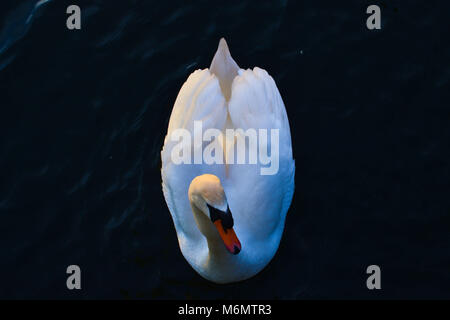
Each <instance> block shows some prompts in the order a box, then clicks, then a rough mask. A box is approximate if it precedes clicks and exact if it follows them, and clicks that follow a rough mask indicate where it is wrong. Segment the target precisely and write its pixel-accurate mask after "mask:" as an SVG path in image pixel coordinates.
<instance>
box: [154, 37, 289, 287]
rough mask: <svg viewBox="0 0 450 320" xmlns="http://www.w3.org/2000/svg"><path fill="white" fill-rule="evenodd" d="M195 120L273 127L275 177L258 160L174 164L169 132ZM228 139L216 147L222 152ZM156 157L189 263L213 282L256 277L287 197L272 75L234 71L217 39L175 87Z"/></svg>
mask: <svg viewBox="0 0 450 320" xmlns="http://www.w3.org/2000/svg"><path fill="white" fill-rule="evenodd" d="M196 120H201V121H202V125H203V130H206V129H208V128H217V129H219V130H221V131H224V130H225V129H227V128H241V129H243V130H244V131H245V130H247V129H249V128H254V129H261V128H264V129H279V170H278V172H277V173H276V174H274V175H261V171H260V169H261V167H264V166H263V165H262V164H261V163H259V162H258V163H257V164H230V163H227V164H212V165H209V164H184V163H183V164H175V163H174V161H173V159H172V158H171V154H172V150H173V148H174V146H175V145H176V144H177V143H178V142H177V141H172V138H171V134H172V133H173V132H174V130H175V129H180V128H183V129H186V130H188V131H189V132H192V133H193V130H194V121H196ZM235 141H236V140H234V141H228V140H227V143H226V147H225V144H223V146H224V148H225V150H224V153H225V154H226V153H227V150H228V148H229V145H232V144H233V143H235ZM222 143H223V142H222ZM270 143H271V142H268V145H270ZM197 147H198V146H197ZM201 147H204V145H202V146H201ZM247 147H248V146H247ZM189 148H191V147H190V146H189ZM195 148H196V147H193V148H192V152H193V153H194V152H195ZM189 150H191V149H189ZM161 158H162V169H161V175H162V187H163V192H164V197H165V199H166V202H167V206H168V208H169V210H170V213H171V215H172V219H173V222H174V225H175V229H176V232H177V236H178V242H179V245H180V249H181V252H182V253H183V255H184V257H185V258H186V260H187V261H188V262H189V264H190V265H191V266H192V267H193V268H194V269H195V270H196V271H197V272H198V273H199V274H200V275H201V276H203V277H204V278H206V279H208V280H210V281H213V282H216V283H228V282H236V281H240V280H244V279H247V278H250V277H252V276H253V275H255V274H257V273H258V272H259V271H261V270H262V269H263V268H264V267H265V266H266V265H267V264H268V263H269V261H270V260H271V259H272V257H273V256H274V254H275V252H276V251H277V249H278V245H279V243H280V239H281V236H282V233H283V229H284V223H285V217H286V213H287V210H288V208H289V206H290V203H291V200H292V195H293V192H294V173H295V164H294V160H293V157H292V147H291V135H290V129H289V122H288V118H287V114H286V110H285V107H284V104H283V101H282V99H281V96H280V93H279V91H278V89H277V87H276V84H275V82H274V80H273V79H272V77H271V76H270V75H269V74H268V73H267V72H266V71H265V70H263V69H260V68H258V67H255V68H254V69H253V70H251V69H247V70H243V69H240V68H239V67H238V65H237V64H236V62H235V61H234V60H233V58H232V57H231V55H230V52H229V50H228V46H227V44H226V42H225V40H224V39H221V40H220V43H219V47H218V49H217V52H216V54H215V56H214V58H213V61H212V63H211V66H210V68H209V69H203V70H196V71H195V72H193V73H192V74H191V75H190V76H189V78H188V79H187V80H186V82H185V83H184V84H183V86H182V88H181V90H180V92H179V94H178V97H177V99H176V101H175V104H174V107H173V110H172V114H171V117H170V121H169V127H168V131H167V135H166V138H165V140H164V146H163V149H162V151H161Z"/></svg>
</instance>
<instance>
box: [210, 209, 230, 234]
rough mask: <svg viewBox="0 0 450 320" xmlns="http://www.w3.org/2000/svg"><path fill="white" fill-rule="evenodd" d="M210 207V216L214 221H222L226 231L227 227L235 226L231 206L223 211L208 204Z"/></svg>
mask: <svg viewBox="0 0 450 320" xmlns="http://www.w3.org/2000/svg"><path fill="white" fill-rule="evenodd" d="M207 206H208V208H209V216H210V217H211V221H212V222H213V223H214V222H216V221H217V220H220V221H221V222H222V226H223V229H224V230H225V231H226V230H227V229H231V228H233V225H234V221H233V216H232V215H231V211H230V208H229V207H228V206H227V212H223V211H221V210H219V209H216V208H214V207H213V206H210V205H209V204H207Z"/></svg>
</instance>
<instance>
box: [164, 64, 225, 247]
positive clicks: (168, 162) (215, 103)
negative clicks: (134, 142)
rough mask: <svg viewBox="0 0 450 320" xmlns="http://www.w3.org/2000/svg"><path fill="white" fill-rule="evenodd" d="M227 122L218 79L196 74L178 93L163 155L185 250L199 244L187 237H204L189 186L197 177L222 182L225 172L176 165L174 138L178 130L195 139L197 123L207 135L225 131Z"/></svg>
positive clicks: (169, 201) (172, 210)
mask: <svg viewBox="0 0 450 320" xmlns="http://www.w3.org/2000/svg"><path fill="white" fill-rule="evenodd" d="M226 118H227V108H226V103H225V99H224V97H223V95H222V92H221V89H220V86H219V81H218V79H217V78H216V77H215V76H214V75H212V74H211V73H210V71H209V70H208V69H204V70H197V71H195V72H193V73H192V74H191V75H190V76H189V78H188V79H187V80H186V82H185V83H184V84H183V86H182V88H181V90H180V92H179V93H178V97H177V99H176V101H175V104H174V107H173V110H172V114H171V116H170V120H169V128H168V132H167V136H166V137H165V139H164V147H163V149H162V151H161V159H162V169H161V176H162V186H163V192H164V197H165V199H166V202H167V206H168V207H169V210H170V213H171V215H172V218H173V221H174V224H175V228H176V230H177V235H178V240H179V241H180V244H183V245H185V246H189V245H190V244H195V241H185V240H186V237H187V238H194V239H196V238H199V237H201V234H200V231H199V230H198V228H197V226H196V224H195V220H194V217H193V214H192V211H191V207H190V204H189V200H188V189H189V184H190V183H191V181H192V179H194V178H195V177H196V176H198V175H201V174H204V173H211V174H215V175H216V176H218V177H219V178H222V177H223V176H224V168H222V167H223V166H222V167H220V166H218V165H202V164H178V165H177V164H175V163H173V161H172V159H171V152H172V149H173V147H174V146H175V145H177V144H178V143H179V142H178V141H172V140H171V134H172V133H173V132H174V130H176V129H186V130H188V131H189V132H190V134H191V137H192V139H193V138H194V132H193V131H194V121H196V120H201V121H202V126H203V132H204V131H205V130H207V129H208V128H216V129H219V130H221V129H222V128H223V127H224V125H225V121H226ZM191 155H192V157H193V155H194V150H193V148H191ZM192 163H193V161H192Z"/></svg>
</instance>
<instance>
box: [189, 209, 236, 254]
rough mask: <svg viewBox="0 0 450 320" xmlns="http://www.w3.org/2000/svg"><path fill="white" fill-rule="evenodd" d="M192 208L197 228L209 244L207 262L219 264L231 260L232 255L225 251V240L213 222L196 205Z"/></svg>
mask: <svg viewBox="0 0 450 320" xmlns="http://www.w3.org/2000/svg"><path fill="white" fill-rule="evenodd" d="M191 207H192V211H193V213H194V218H195V221H196V222H197V227H198V229H199V230H200V232H201V233H202V234H203V236H204V237H205V238H206V242H207V244H208V259H207V260H208V261H209V262H210V263H216V262H217V263H219V262H221V261H224V259H227V258H229V257H230V256H231V255H230V253H228V252H227V250H226V249H225V245H224V244H223V240H222V239H221V238H220V235H219V233H218V232H217V229H216V228H215V227H214V225H213V224H212V222H211V221H210V220H209V219H208V217H207V216H206V215H205V214H204V213H203V212H201V211H200V210H199V209H198V208H197V207H196V206H195V205H192V204H191Z"/></svg>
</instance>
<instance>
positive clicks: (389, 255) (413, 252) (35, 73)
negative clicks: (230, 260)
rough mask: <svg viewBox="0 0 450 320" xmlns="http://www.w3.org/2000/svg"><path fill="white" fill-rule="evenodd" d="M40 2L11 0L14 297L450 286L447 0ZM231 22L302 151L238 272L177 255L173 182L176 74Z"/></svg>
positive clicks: (8, 212)
mask: <svg viewBox="0 0 450 320" xmlns="http://www.w3.org/2000/svg"><path fill="white" fill-rule="evenodd" d="M36 2H37V1H36V0H33V1H32V0H29V1H10V2H5V1H2V3H1V4H0V8H1V9H0V27H1V29H0V106H1V113H0V250H1V251H0V252H1V260H0V262H1V264H0V298H155V299H164V298H170V299H172V298H280V299H304V298H444V297H446V298H450V273H449V271H450V270H449V269H450V232H449V231H450V230H449V229H450V218H449V213H450V197H449V192H450V183H449V181H450V180H449V177H450V172H449V170H450V150H449V146H450V128H449V120H450V104H449V100H450V99H449V98H450V97H449V84H450V66H449V57H450V44H449V41H448V39H449V28H448V12H449V6H448V5H445V2H444V1H370V2H368V1H345V4H344V3H343V1H312V0H310V1H287V0H285V1H278V2H274V3H272V4H262V3H261V2H259V1H258V2H257V1H239V2H229V3H225V2H223V3H222V4H218V3H214V2H211V1H203V2H198V3H192V4H187V3H191V2H174V1H137V0H135V1H106V0H97V1H95V0H92V1H78V0H77V1H71V2H66V1H51V2H49V3H46V4H43V5H41V6H40V7H38V8H36V9H33V8H34V6H35V3H36ZM319 2H320V3H319ZM72 3H75V4H78V5H79V6H80V7H81V9H82V29H81V30H80V31H69V30H67V29H66V26H65V24H66V18H67V15H66V13H65V11H66V7H67V6H68V5H69V4H72ZM369 4H378V5H380V7H381V9H382V29H381V30H379V31H369V30H367V28H366V27H365V20H366V17H367V16H368V15H367V14H366V13H365V11H366V8H367V6H368V5H369ZM222 36H224V37H225V38H226V39H227V41H228V44H229V46H230V49H231V52H232V54H233V56H234V57H235V59H236V61H237V62H238V63H239V65H240V66H241V67H253V66H260V67H263V68H265V69H267V70H268V71H269V72H270V73H271V75H272V76H273V77H274V79H275V80H276V82H277V85H278V87H279V90H280V92H281V94H282V97H283V99H284V102H285V104H286V109H287V112H288V115H289V120H290V123H291V128H292V139H293V146H294V155H295V159H296V164H297V171H296V191H295V194H294V199H293V202H292V206H291V209H290V211H289V213H288V217H287V224H286V229H285V233H284V236H283V239H282V242H281V245H280V249H279V251H278V253H277V255H276V256H275V258H274V260H273V261H272V262H271V263H270V264H269V266H268V267H267V268H266V269H265V270H264V271H263V272H261V273H260V274H259V275H258V276H256V277H254V278H253V279H251V280H248V281H245V282H243V283H238V284H232V285H225V286H219V285H214V284H212V283H209V282H207V281H206V280H203V279H202V278H201V277H200V276H199V275H197V274H196V273H195V272H194V271H193V270H192V269H191V268H190V266H189V265H188V263H187V262H186V261H185V260H184V258H183V257H182V255H181V253H180V250H179V248H178V244H177V240H176V234H175V230H174V228H173V225H172V221H171V218H170V215H169V212H168V209H167V207H166V205H165V202H164V198H163V195H162V192H161V183H160V179H161V178H160V166H161V162H160V149H161V147H162V143H163V138H164V135H165V132H166V129H167V124H168V119H169V115H170V112H171V108H172V105H173V103H174V101H175V98H176V95H177V93H178V90H179V88H180V87H181V85H182V83H183V82H184V81H185V79H186V78H187V76H188V75H189V74H190V73H191V72H192V71H194V70H195V69H197V68H205V67H208V66H209V64H210V60H211V58H212V56H213V54H214V52H215V49H216V46H217V43H218V40H219V38H220V37H222ZM71 264H77V265H79V266H80V267H81V269H82V290H81V291H69V290H67V289H66V277H67V275H66V273H65V271H66V268H67V266H68V265H71ZM371 264H377V265H379V266H380V267H381V271H382V290H380V291H376V292H374V291H369V290H367V288H366V284H365V283H366V278H367V275H366V273H365V271H366V267H367V266H368V265H371Z"/></svg>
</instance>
